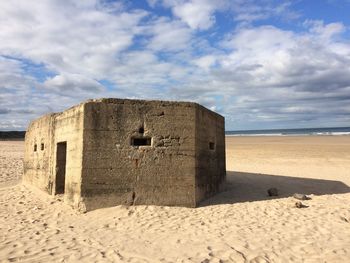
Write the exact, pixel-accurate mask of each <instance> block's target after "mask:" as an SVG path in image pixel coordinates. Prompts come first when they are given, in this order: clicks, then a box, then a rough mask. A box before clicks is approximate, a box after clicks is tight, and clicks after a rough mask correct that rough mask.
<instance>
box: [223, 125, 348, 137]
mask: <svg viewBox="0 0 350 263" xmlns="http://www.w3.org/2000/svg"><path fill="white" fill-rule="evenodd" d="M225 135H226V136H306V135H308V136H322V135H329V136H331V135H350V127H323V128H289V129H258V130H231V131H229V130H228V131H225Z"/></svg>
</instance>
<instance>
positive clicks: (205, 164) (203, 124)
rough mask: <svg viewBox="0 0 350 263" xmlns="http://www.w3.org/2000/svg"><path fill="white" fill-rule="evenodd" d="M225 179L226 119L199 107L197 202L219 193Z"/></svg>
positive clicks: (197, 116)
mask: <svg viewBox="0 0 350 263" xmlns="http://www.w3.org/2000/svg"><path fill="white" fill-rule="evenodd" d="M225 177H226V167H225V119H224V118H223V117H222V116H220V115H219V114H217V113H215V112H212V111H210V110H208V109H206V108H204V107H203V106H200V105H197V110H196V202H197V203H199V202H200V201H201V200H203V199H205V198H208V197H210V196H212V195H214V194H215V193H217V192H218V191H219V189H220V186H221V185H222V183H223V182H224V180H225Z"/></svg>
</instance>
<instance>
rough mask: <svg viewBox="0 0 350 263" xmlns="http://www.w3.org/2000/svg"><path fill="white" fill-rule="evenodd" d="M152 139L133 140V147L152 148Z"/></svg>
mask: <svg viewBox="0 0 350 263" xmlns="http://www.w3.org/2000/svg"><path fill="white" fill-rule="evenodd" d="M151 142H152V140H151V138H150V137H141V138H140V137H139V138H131V145H132V146H151Z"/></svg>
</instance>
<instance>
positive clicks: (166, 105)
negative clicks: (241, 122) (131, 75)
mask: <svg viewBox="0 0 350 263" xmlns="http://www.w3.org/2000/svg"><path fill="white" fill-rule="evenodd" d="M224 126H225V125H224V118H223V117H222V116H220V115H219V114H217V113H215V112H212V111H210V110H208V109H206V108H204V107H203V106H201V105H198V104H196V103H190V102H169V101H145V100H127V99H125V100H124V99H98V100H89V101H86V102H84V103H81V104H79V105H77V106H74V107H72V108H70V109H68V110H66V111H64V112H62V113H54V114H49V115H45V116H43V117H41V118H39V119H37V120H35V121H33V122H32V123H31V124H30V125H29V127H28V130H27V133H26V138H25V148H26V150H25V157H24V177H23V181H24V182H25V183H29V184H32V185H34V186H36V187H38V188H40V189H41V190H44V191H46V192H48V193H49V194H52V195H55V194H63V195H64V201H65V202H66V203H68V204H70V205H72V206H74V207H75V208H77V209H79V210H81V211H87V210H93V209H97V208H101V207H109V206H115V205H119V204H126V205H138V204H154V205H170V206H186V207H195V206H197V205H198V203H199V202H200V201H202V200H203V199H205V198H207V197H210V196H212V195H213V194H215V193H217V192H218V191H219V189H220V186H221V184H222V183H223V181H224V180H225V172H226V169H225V134H224V130H225V127H224Z"/></svg>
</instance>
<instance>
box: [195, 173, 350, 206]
mask: <svg viewBox="0 0 350 263" xmlns="http://www.w3.org/2000/svg"><path fill="white" fill-rule="evenodd" d="M226 174H227V177H226V183H225V185H224V187H223V191H222V192H220V193H219V194H217V195H215V196H214V197H212V198H209V199H207V200H205V201H203V202H202V203H201V204H200V206H207V205H216V204H233V203H237V202H251V201H261V200H269V199H273V198H284V197H289V196H292V195H293V194H294V193H302V194H315V195H325V194H340V193H349V192H350V187H349V186H347V185H346V184H344V183H343V182H340V181H332V180H320V179H312V178H300V177H290V176H279V175H269V174H254V173H243V172H235V171H227V172H226ZM271 187H275V188H277V189H278V192H279V196H277V197H269V196H268V195H267V189H269V188H271Z"/></svg>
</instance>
